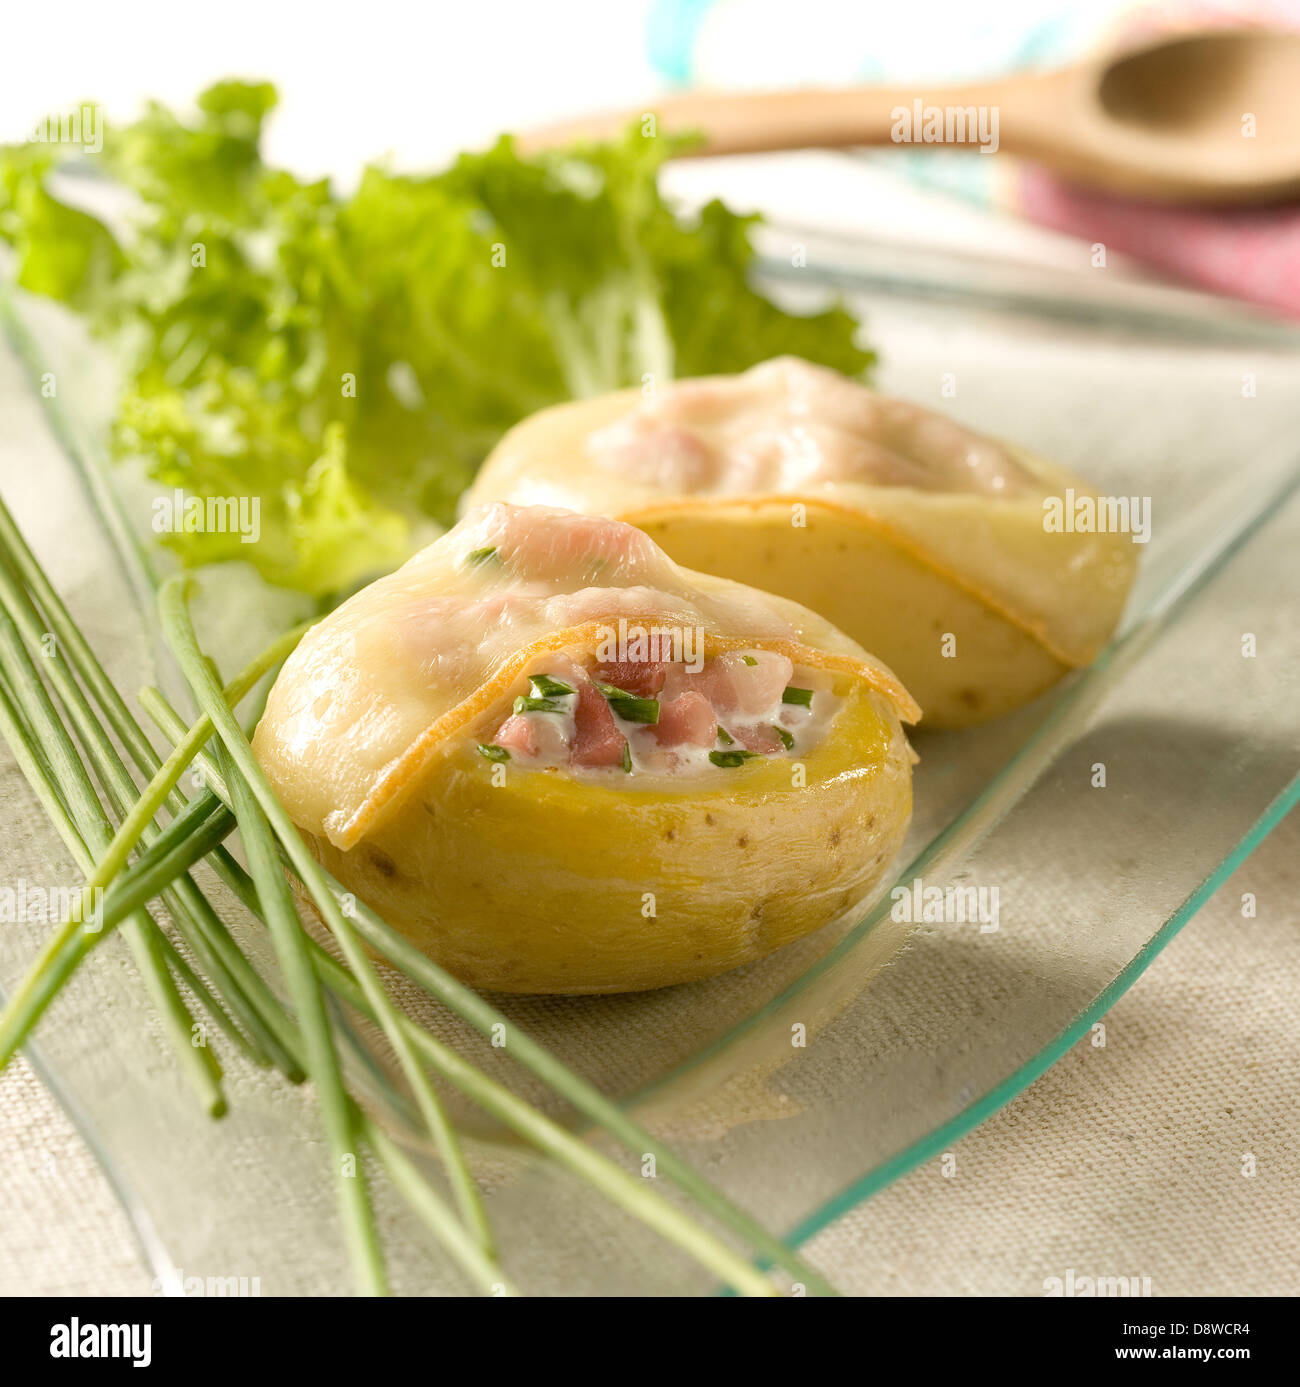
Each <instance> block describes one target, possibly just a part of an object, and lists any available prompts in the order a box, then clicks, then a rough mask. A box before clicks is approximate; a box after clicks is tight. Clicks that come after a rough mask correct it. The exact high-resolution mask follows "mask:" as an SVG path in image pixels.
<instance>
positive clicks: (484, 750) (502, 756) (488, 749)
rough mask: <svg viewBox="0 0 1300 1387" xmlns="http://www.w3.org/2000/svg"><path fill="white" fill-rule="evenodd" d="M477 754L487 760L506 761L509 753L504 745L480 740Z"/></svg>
mask: <svg viewBox="0 0 1300 1387" xmlns="http://www.w3.org/2000/svg"><path fill="white" fill-rule="evenodd" d="M478 754H479V755H480V756H482V757H484V758H485V759H486V760H488V761H508V760H509V759H510V753H509V752H508V751H507V750H506V749H505V747H503V746H497V744H496V743H495V742H480V743H479V744H478Z"/></svg>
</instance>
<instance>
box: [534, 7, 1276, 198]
mask: <svg viewBox="0 0 1300 1387" xmlns="http://www.w3.org/2000/svg"><path fill="white" fill-rule="evenodd" d="M949 113H951V115H950V114H949ZM650 115H653V116H654V118H655V123H654V127H653V130H654V133H659V132H681V131H696V132H699V133H700V134H702V135H703V142H702V143H701V144H699V145H697V146H695V147H694V148H692V149H690V150H689V151H686V153H689V154H691V155H707V154H748V153H757V152H760V151H765V150H776V149H808V148H818V147H822V148H826V147H829V148H837V147H844V146H853V145H887V144H891V143H894V144H910V145H911V146H912V147H916V148H954V149H966V150H971V151H975V150H980V149H986V150H988V151H989V152H996V151H997V150H998V149H1001V150H1005V151H1006V152H1007V153H1008V154H1016V155H1023V156H1024V157H1025V158H1028V159H1033V160H1035V161H1037V162H1038V163H1041V164H1046V165H1047V166H1048V167H1049V168H1051V169H1054V170H1055V171H1056V172H1058V173H1060V174H1063V175H1065V176H1066V177H1067V178H1070V179H1073V180H1075V181H1077V182H1079V183H1084V184H1087V185H1089V186H1091V187H1094V188H1101V189H1105V190H1107V191H1109V192H1116V193H1127V194H1132V195H1134V196H1138V197H1145V198H1152V199H1158V200H1161V201H1171V202H1172V201H1180V202H1203V203H1261V202H1272V201H1277V200H1280V199H1283V198H1286V197H1290V196H1294V195H1296V194H1300V34H1296V33H1285V32H1277V31H1270V30H1263V29H1260V30H1244V29H1240V30H1214V31H1209V32H1205V33H1194V34H1184V35H1181V36H1179V37H1176V38H1169V39H1161V40H1159V41H1156V42H1152V43H1147V44H1145V45H1143V46H1142V47H1138V48H1131V49H1127V50H1125V51H1123V52H1120V53H1112V54H1109V55H1107V56H1104V57H1100V58H1093V59H1089V60H1087V61H1084V62H1081V63H1077V64H1075V65H1074V66H1072V67H1066V68H1060V69H1058V70H1056V71H1053V72H1030V73H1022V74H1017V75H1014V76H1010V77H1005V78H1002V79H1000V80H996V81H989V82H976V83H968V84H964V85H961V86H941V87H930V88H920V87H850V88H840V89H813V88H809V89H806V90H797V91H780V92H734V93H705V92H701V93H695V92H688V93H683V94H681V95H676V96H670V97H666V98H664V99H663V100H662V101H660V102H659V103H657V104H656V105H655V106H654V107H653V108H651V109H649V110H646V111H643V112H641V111H639V112H623V113H621V114H617V115H614V114H610V115H603V116H594V117H591V118H588V119H584V120H578V121H571V122H567V123H565V124H562V125H555V126H551V127H548V128H546V129H544V130H540V131H535V132H533V133H531V134H527V135H524V136H521V137H520V139H519V142H518V143H519V146H520V148H521V149H522V150H524V151H525V152H529V151H537V150H540V149H545V148H552V147H554V146H556V145H561V144H567V143H569V142H570V141H572V140H580V139H587V140H598V139H609V138H611V137H614V136H617V135H619V134H621V132H622V130H623V129H624V128H626V126H627V124H628V123H629V122H632V121H637V122H641V123H642V128H643V130H646V129H647V128H648V121H647V117H649V116H650ZM936 115H937V120H938V124H937V126H936V124H935V119H936ZM927 126H928V127H929V135H930V136H931V137H933V135H934V134H935V133H936V131H937V132H938V133H939V137H940V140H941V141H942V143H940V142H939V141H936V140H933V138H927V137H926V135H927Z"/></svg>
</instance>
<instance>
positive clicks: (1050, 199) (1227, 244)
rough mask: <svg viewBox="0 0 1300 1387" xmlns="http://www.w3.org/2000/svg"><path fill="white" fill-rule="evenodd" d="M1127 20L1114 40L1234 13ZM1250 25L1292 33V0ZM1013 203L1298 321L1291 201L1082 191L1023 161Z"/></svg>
mask: <svg viewBox="0 0 1300 1387" xmlns="http://www.w3.org/2000/svg"><path fill="white" fill-rule="evenodd" d="M1136 18H1137V22H1136V23H1135V24H1129V25H1128V26H1126V28H1125V30H1124V33H1123V35H1122V36H1124V37H1136V36H1137V35H1138V34H1141V35H1143V36H1145V35H1146V34H1156V33H1164V32H1170V31H1173V30H1185V29H1193V28H1208V27H1210V26H1211V25H1213V24H1216V23H1237V24H1239V23H1240V22H1241V18H1240V14H1239V13H1238V14H1236V15H1225V14H1223V13H1222V12H1220V11H1214V10H1205V9H1200V8H1197V9H1189V8H1188V7H1186V6H1182V5H1180V6H1178V7H1177V9H1172V8H1171V9H1169V10H1163V9H1160V10H1156V11H1149V10H1148V11H1144V12H1143V13H1141V14H1140V15H1139V16H1137V17H1136ZM1256 22H1257V23H1258V24H1260V25H1267V26H1271V27H1280V26H1283V25H1285V26H1288V27H1293V28H1297V29H1300V0H1280V2H1279V0H1274V3H1273V4H1270V5H1268V6H1266V7H1261V8H1260V11H1259V13H1258V17H1257V20H1256ZM1297 138H1300V131H1297ZM1016 202H1017V204H1018V210H1019V211H1020V212H1021V213H1022V214H1023V215H1024V216H1026V217H1028V218H1030V219H1031V220H1033V221H1037V222H1040V223H1042V224H1043V225H1045V226H1050V227H1053V228H1054V229H1056V230H1058V231H1065V232H1069V233H1070V234H1072V235H1075V236H1081V237H1083V238H1084V239H1085V240H1089V241H1100V242H1102V243H1103V244H1104V245H1106V246H1107V247H1108V248H1110V249H1112V250H1117V251H1122V252H1125V253H1127V254H1129V255H1131V256H1133V257H1134V258H1135V259H1138V260H1142V261H1144V262H1145V263H1147V264H1149V265H1152V266H1155V267H1157V268H1159V269H1163V270H1167V271H1168V272H1169V273H1170V274H1172V275H1175V276H1177V277H1178V278H1180V279H1184V280H1187V281H1189V282H1190V283H1192V284H1195V285H1197V286H1199V287H1201V288H1204V289H1209V290H1212V291H1214V292H1216V293H1220V294H1229V295H1232V296H1234V297H1236V298H1241V299H1246V300H1249V301H1250V302H1252V303H1258V304H1263V305H1265V306H1266V307H1268V308H1272V309H1274V310H1275V311H1279V312H1282V313H1285V314H1287V315H1289V316H1291V317H1295V318H1300V205H1287V206H1282V207H1269V208H1249V209H1240V210H1231V211H1227V210H1224V211H1219V210H1213V209H1193V208H1180V207H1167V206H1162V205H1159V204H1155V203H1149V202H1140V201H1137V200H1135V199H1131V198H1119V197H1109V196H1106V195H1104V194H1100V193H1093V192H1087V191H1085V190H1083V189H1081V188H1077V187H1073V186H1071V185H1069V184H1066V183H1063V182H1061V181H1060V180H1059V179H1057V178H1055V177H1053V176H1052V175H1051V174H1049V173H1047V172H1045V171H1044V170H1042V169H1039V168H1034V167H1031V166H1026V168H1025V169H1024V171H1023V174H1022V175H1021V178H1020V182H1019V186H1018V188H1017V191H1016Z"/></svg>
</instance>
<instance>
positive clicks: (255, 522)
mask: <svg viewBox="0 0 1300 1387" xmlns="http://www.w3.org/2000/svg"><path fill="white" fill-rule="evenodd" d="M152 523H153V532H154V534H156V535H165V534H186V535H195V534H209V535H238V536H239V542H240V543H241V544H256V543H257V541H258V540H259V539H260V538H261V535H262V498H261V497H260V496H190V495H187V494H186V493H185V491H183V490H182V489H181V488H180V487H177V488H176V489H175V491H173V492H171V493H170V494H169V495H166V496H156V497H154V503H153V522H152Z"/></svg>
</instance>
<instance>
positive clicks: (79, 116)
mask: <svg viewBox="0 0 1300 1387" xmlns="http://www.w3.org/2000/svg"><path fill="white" fill-rule="evenodd" d="M27 138H28V140H29V142H30V143H32V144H79V145H80V146H81V147H82V148H83V149H84V150H85V151H86V153H87V154H98V153H99V151H100V150H101V149H103V148H104V113H103V111H101V110H100V108H99V107H98V106H82V107H80V108H79V109H77V110H75V111H68V112H66V113H63V114H60V115H57V116H46V117H45V119H44V120H42V121H38V122H37V125H36V128H35V129H34V130H33V131H32V133H31V134H30V135H29V136H28V137H27Z"/></svg>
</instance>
